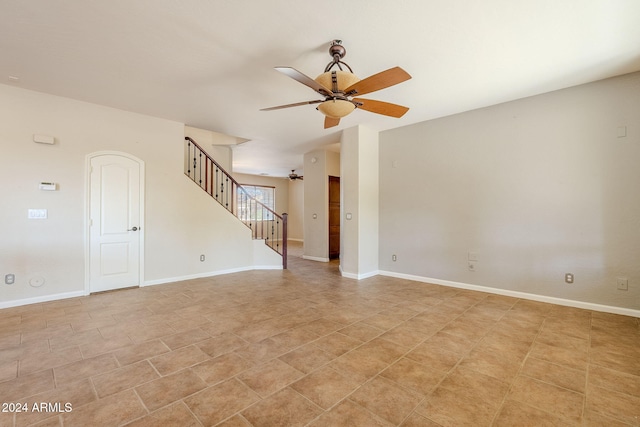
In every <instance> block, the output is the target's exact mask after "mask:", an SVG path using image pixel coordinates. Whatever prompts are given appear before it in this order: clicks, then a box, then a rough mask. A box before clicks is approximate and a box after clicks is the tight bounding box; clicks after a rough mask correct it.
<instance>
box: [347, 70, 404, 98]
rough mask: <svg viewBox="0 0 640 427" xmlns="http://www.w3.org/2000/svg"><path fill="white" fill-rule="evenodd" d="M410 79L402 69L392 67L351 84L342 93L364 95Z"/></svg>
mask: <svg viewBox="0 0 640 427" xmlns="http://www.w3.org/2000/svg"><path fill="white" fill-rule="evenodd" d="M410 78H411V76H410V75H409V73H407V72H406V71H405V70H403V69H402V68H400V67H393V68H389V69H388V70H386V71H382V72H380V73H378V74H374V75H373V76H369V77H367V78H366V79H362V80H360V81H359V82H356V83H354V84H352V85H351V86H349V87H348V88H346V89H345V90H344V93H345V94H347V95H355V94H358V95H364V94H365V93H371V92H375V91H376V90H380V89H384V88H386V87H389V86H393V85H397V84H398V83H402V82H404V81H406V80H409V79H410Z"/></svg>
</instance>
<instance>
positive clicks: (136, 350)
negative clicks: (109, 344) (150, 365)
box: [114, 340, 170, 365]
mask: <svg viewBox="0 0 640 427" xmlns="http://www.w3.org/2000/svg"><path fill="white" fill-rule="evenodd" d="M169 351H170V350H169V347H167V346H166V345H165V344H164V343H163V342H161V341H160V340H153V341H149V342H146V343H142V344H135V345H131V346H128V347H123V348H121V349H120V350H117V351H115V352H114V354H115V356H116V359H118V362H119V363H120V364H121V365H129V364H131V363H136V362H139V361H141V360H144V359H148V358H151V357H153V356H157V355H159V354H163V353H168V352H169Z"/></svg>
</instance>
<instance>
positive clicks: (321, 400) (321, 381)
mask: <svg viewBox="0 0 640 427" xmlns="http://www.w3.org/2000/svg"><path fill="white" fill-rule="evenodd" d="M359 385H360V383H359V382H357V381H354V380H352V379H350V378H349V377H347V376H345V375H343V374H341V373H339V372H338V371H335V370H333V369H331V368H329V367H326V366H325V367H323V368H320V369H318V370H316V371H314V372H312V373H311V374H309V375H307V376H306V377H304V378H302V379H300V380H298V381H296V382H295V383H293V384H291V388H292V389H294V390H296V391H297V392H298V393H300V394H302V395H303V396H305V397H306V398H307V399H309V400H311V401H312V402H313V403H315V404H316V405H318V406H320V407H321V408H324V409H329V408H331V407H332V406H333V405H335V404H336V403H338V402H339V401H340V400H342V399H344V398H345V397H346V396H347V395H349V394H350V393H351V392H353V391H354V390H355V389H356V388H357V387H358V386H359Z"/></svg>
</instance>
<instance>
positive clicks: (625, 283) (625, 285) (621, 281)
mask: <svg viewBox="0 0 640 427" xmlns="http://www.w3.org/2000/svg"><path fill="white" fill-rule="evenodd" d="M617 282H618V290H619V291H628V290H629V279H627V278H626V277H618V279H617Z"/></svg>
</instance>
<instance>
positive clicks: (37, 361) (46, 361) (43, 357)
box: [19, 347, 82, 375]
mask: <svg viewBox="0 0 640 427" xmlns="http://www.w3.org/2000/svg"><path fill="white" fill-rule="evenodd" d="M79 360H82V353H80V349H79V348H78V347H71V348H66V349H64V350H59V351H53V352H50V353H34V354H30V355H29V356H26V357H24V358H22V359H20V366H19V375H26V374H28V373H31V372H36V371H41V370H43V369H50V368H55V367H57V366H62V365H66V364H69V363H72V362H76V361H79Z"/></svg>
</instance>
